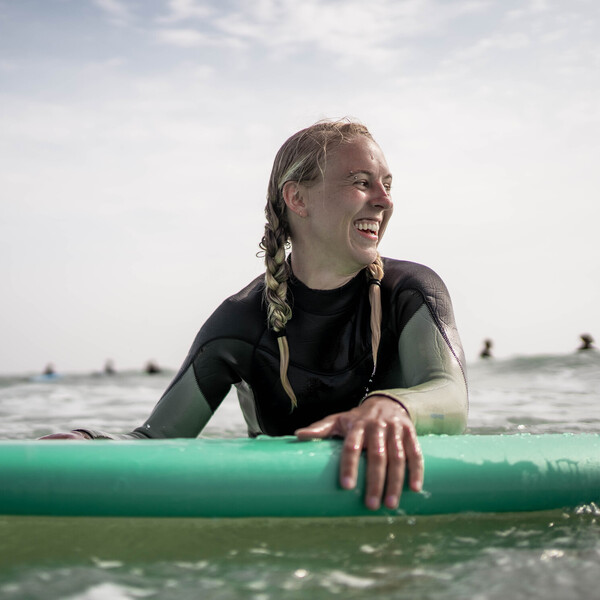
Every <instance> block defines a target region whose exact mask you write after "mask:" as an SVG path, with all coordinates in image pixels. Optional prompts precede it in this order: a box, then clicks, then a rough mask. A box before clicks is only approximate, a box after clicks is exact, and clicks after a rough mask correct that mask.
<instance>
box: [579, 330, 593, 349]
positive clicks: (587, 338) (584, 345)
mask: <svg viewBox="0 0 600 600" xmlns="http://www.w3.org/2000/svg"><path fill="white" fill-rule="evenodd" d="M579 337H580V338H581V346H579V348H577V350H578V351H581V350H595V349H596V348H595V347H594V338H593V337H592V336H591V335H590V334H589V333H582V334H581V335H580V336H579Z"/></svg>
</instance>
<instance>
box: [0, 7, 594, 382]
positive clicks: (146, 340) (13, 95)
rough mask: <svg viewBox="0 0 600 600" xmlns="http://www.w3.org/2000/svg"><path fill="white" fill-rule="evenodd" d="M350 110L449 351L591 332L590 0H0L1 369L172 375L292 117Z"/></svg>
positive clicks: (258, 217)
mask: <svg viewBox="0 0 600 600" xmlns="http://www.w3.org/2000/svg"><path fill="white" fill-rule="evenodd" d="M343 116H352V117H355V118H357V119H359V120H361V121H362V122H364V123H365V124H366V125H367V126H368V127H369V129H370V130H371V132H372V133H373V135H374V136H375V138H376V139H377V141H378V142H379V144H380V145H381V147H382V149H383V151H384V153H385V154H386V157H387V161H388V164H389V165H390V168H391V169H392V172H393V173H394V190H393V198H394V202H395V213H394V217H393V219H392V222H391V224H390V226H389V228H388V230H387V233H386V237H385V238H384V240H383V242H382V244H381V251H382V254H384V255H386V256H391V257H395V258H405V259H410V260H414V261H417V262H422V263H425V264H427V265H429V266H431V267H432V268H433V269H435V270H436V271H437V272H438V273H439V274H440V275H441V276H442V278H443V279H444V281H445V282H446V284H447V285H448V287H449V289H450V292H451V295H452V298H453V302H454V308H455V313H456V318H457V321H458V325H459V329H460V332H461V336H462V339H463V344H464V347H465V351H466V354H467V357H468V358H469V359H470V360H475V359H476V357H477V354H478V351H479V349H480V346H481V341H482V339H483V338H485V337H491V338H493V340H494V342H495V351H496V353H497V355H499V356H509V355H515V354H534V353H562V352H571V351H572V350H573V349H574V348H575V347H576V346H577V345H578V343H579V334H580V333H583V332H587V331H589V332H590V333H591V334H592V335H594V336H595V337H596V338H597V339H599V341H600V317H599V316H598V314H599V307H600V252H599V251H598V242H597V235H598V233H597V231H598V226H599V224H600V207H599V206H600V203H599V200H600V198H599V189H600V169H599V168H598V163H599V158H600V156H599V149H600V3H598V2H597V1H595V0H530V1H528V0H521V1H517V0H513V1H511V0H370V1H369V2H364V0H356V1H355V0H348V1H345V0H302V1H297V0H263V1H261V0H253V1H244V0H210V1H205V2H203V1H200V0H196V1H194V0H170V1H169V0H148V1H146V0H135V1H134V0H132V1H126V0H18V1H17V0H0V285H1V286H2V288H1V290H2V293H1V295H0V298H1V300H0V308H1V310H0V372H3V373H15V372H22V371H37V370H40V369H42V368H43V367H44V365H45V364H46V363H47V362H49V361H52V362H53V363H54V364H55V365H56V367H57V369H58V370H59V371H91V370H97V369H101V368H102V366H103V364H104V361H105V359H107V358H112V359H113V360H114V361H115V364H116V366H117V368H123V369H125V368H138V367H142V366H143V364H144V363H145V362H146V360H148V359H150V358H153V359H155V360H157V361H158V362H159V363H160V364H162V365H164V366H169V367H172V368H177V367H178V366H179V364H180V363H181V362H182V361H183V359H184V357H185V354H186V353H187V350H188V348H189V346H190V344H191V342H192V340H193V338H194V336H195V334H196V331H197V329H198V328H199V327H200V325H201V324H202V323H203V322H204V320H205V319H206V318H207V317H208V315H209V314H210V313H211V312H212V311H213V310H214V308H216V306H217V305H218V304H219V303H220V301H221V300H222V299H224V298H225V297H226V296H228V295H230V294H232V293H234V292H236V291H237V290H238V289H240V288H241V287H243V286H244V285H245V284H246V283H247V282H248V281H249V280H250V279H252V278H253V277H254V276H256V275H258V274H259V273H260V272H262V270H263V265H262V261H261V260H260V259H259V258H257V257H256V252H257V251H258V242H259V241H260V238H261V236H262V230H263V224H264V216H263V208H264V203H265V194H266V186H267V179H268V176H269V173H270V169H271V163H272V160H273V157H274V155H275V152H276V151H277V149H278V148H279V147H280V145H281V144H282V143H283V141H284V140H285V139H286V138H287V137H289V135H291V134H292V133H294V132H295V131H297V130H298V129H301V128H303V127H305V126H308V125H310V124H312V123H313V122H315V121H317V120H319V119H321V118H325V117H343Z"/></svg>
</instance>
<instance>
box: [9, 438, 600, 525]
mask: <svg viewBox="0 0 600 600" xmlns="http://www.w3.org/2000/svg"><path fill="white" fill-rule="evenodd" d="M419 441H420V443H421V448H422V450H423V455H424V459H425V483H424V488H423V491H422V492H420V493H414V492H411V491H409V490H408V489H405V490H404V492H403V494H402V498H401V501H400V507H399V509H398V510H397V511H392V510H389V509H385V508H382V509H381V510H379V511H375V512H374V511H369V510H367V509H366V508H365V506H364V500H363V495H364V475H365V457H364V456H363V458H362V459H361V466H360V471H359V483H358V485H357V488H356V489H355V490H343V489H342V488H341V487H340V486H339V483H338V479H339V476H338V469H339V455H340V452H341V441H340V440H315V441H308V442H301V441H298V440H297V439H296V438H294V437H282V438H269V437H259V438H256V439H248V438H235V439H211V438H198V439H173V440H148V441H146V440H143V441H142V440H135V441H133V440H132V441H94V442H89V441H88V442H83V441H81V442H79V441H62V440H52V441H19V440H16V441H9V440H4V441H0V488H1V490H0V514H4V515H38V516H41V515H54V516H112V517H118V516H119V517H120V516H122V517H199V518H237V517H342V516H343V517H348V516H368V515H385V514H388V515H390V514H391V515H394V514H398V515H401V514H406V515H434V514H452V513H464V512H522V511H538V510H551V509H559V508H574V507H576V506H578V505H584V504H589V503H592V502H598V501H600V434H587V433H578V434H568V433H565V434H541V435H532V434H514V435H508V434H507V435H457V436H445V435H442V436H434V435H432V436H422V437H420V438H419Z"/></svg>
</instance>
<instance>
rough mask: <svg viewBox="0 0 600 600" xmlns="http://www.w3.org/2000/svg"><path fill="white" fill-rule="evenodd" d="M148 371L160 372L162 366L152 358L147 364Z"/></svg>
mask: <svg viewBox="0 0 600 600" xmlns="http://www.w3.org/2000/svg"><path fill="white" fill-rule="evenodd" d="M146 373H148V375H154V374H156V373H160V367H159V366H158V365H157V364H156V363H155V362H154V361H152V360H151V361H149V362H148V363H147V364H146Z"/></svg>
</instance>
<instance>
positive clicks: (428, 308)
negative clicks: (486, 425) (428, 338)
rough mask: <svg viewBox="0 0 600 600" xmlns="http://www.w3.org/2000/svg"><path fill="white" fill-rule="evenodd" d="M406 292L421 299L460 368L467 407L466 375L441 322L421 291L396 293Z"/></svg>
mask: <svg viewBox="0 0 600 600" xmlns="http://www.w3.org/2000/svg"><path fill="white" fill-rule="evenodd" d="M407 291H411V292H415V293H417V294H419V296H420V297H421V300H422V301H423V304H424V305H425V306H426V307H427V310H428V312H429V314H430V315H431V318H432V319H433V322H434V323H435V326H436V328H437V330H438V331H439V333H440V335H441V336H442V338H443V339H444V341H445V342H446V345H447V346H448V349H449V350H450V352H451V353H452V356H454V358H455V359H456V362H457V363H458V366H459V367H460V372H461V373H462V376H463V381H464V383H465V387H466V388H467V406H468V402H469V400H468V388H469V386H468V383H467V375H466V373H465V369H464V367H463V365H462V363H461V361H460V358H459V357H458V355H457V354H456V351H455V350H454V347H453V345H452V342H451V341H450V338H449V337H448V335H447V333H446V330H445V328H444V326H443V322H442V320H441V319H440V318H439V317H438V315H437V311H435V310H434V309H433V306H432V303H431V302H430V301H429V300H428V299H427V295H426V294H425V293H424V292H423V290H421V289H419V288H416V287H406V288H402V289H401V290H399V291H398V296H399V295H400V294H401V293H403V292H407ZM423 304H421V306H423ZM421 306H419V308H417V310H415V312H414V313H413V314H412V315H411V316H410V318H409V319H408V320H407V321H406V323H405V324H404V327H406V325H407V324H408V321H410V319H412V318H413V317H414V316H415V314H417V312H418V311H419V309H420V308H421ZM404 327H403V328H402V330H401V331H399V332H398V336H400V335H402V331H404Z"/></svg>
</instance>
